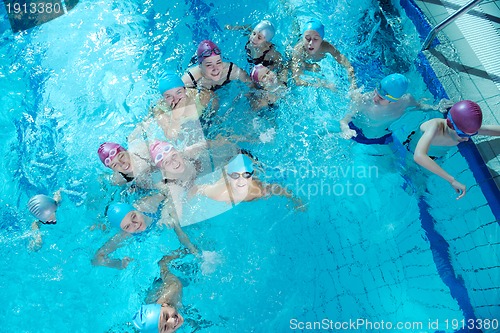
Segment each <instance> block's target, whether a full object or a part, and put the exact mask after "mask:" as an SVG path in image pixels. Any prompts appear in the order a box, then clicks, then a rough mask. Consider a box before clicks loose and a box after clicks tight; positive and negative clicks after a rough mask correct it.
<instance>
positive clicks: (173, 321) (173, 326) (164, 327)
mask: <svg viewBox="0 0 500 333" xmlns="http://www.w3.org/2000/svg"><path fill="white" fill-rule="evenodd" d="M183 323H184V318H183V317H182V316H181V315H180V314H179V312H177V310H176V309H175V308H174V307H172V306H170V305H168V304H163V305H162V306H161V312H160V320H159V322H158V332H160V333H172V332H175V331H176V330H177V329H178V328H179V327H181V325H182V324H183Z"/></svg>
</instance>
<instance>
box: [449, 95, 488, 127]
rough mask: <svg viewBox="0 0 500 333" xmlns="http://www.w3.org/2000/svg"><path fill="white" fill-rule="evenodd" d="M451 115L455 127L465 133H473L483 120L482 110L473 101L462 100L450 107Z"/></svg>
mask: <svg viewBox="0 0 500 333" xmlns="http://www.w3.org/2000/svg"><path fill="white" fill-rule="evenodd" d="M450 114H451V117H452V118H453V122H454V123H455V125H457V127H458V128H459V129H460V130H462V131H463V132H465V133H475V132H477V130H478V129H479V128H480V127H481V123H482V122H483V112H482V111H481V108H480V107H479V105H478V104H477V103H475V102H473V101H469V100H464V101H460V102H458V103H456V104H455V105H453V107H452V108H451V109H450Z"/></svg>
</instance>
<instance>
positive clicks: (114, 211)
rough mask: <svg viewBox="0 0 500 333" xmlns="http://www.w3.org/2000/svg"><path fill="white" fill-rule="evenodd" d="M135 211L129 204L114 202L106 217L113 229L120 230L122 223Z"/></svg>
mask: <svg viewBox="0 0 500 333" xmlns="http://www.w3.org/2000/svg"><path fill="white" fill-rule="evenodd" d="M133 210H135V208H134V206H132V205H130V204H128V203H123V202H119V203H114V202H113V203H112V204H111V205H109V207H108V210H107V212H106V215H107V216H108V220H109V223H111V225H112V226H113V227H117V228H120V224H121V223H122V221H123V218H124V217H125V215H127V214H128V213H130V212H131V211H133Z"/></svg>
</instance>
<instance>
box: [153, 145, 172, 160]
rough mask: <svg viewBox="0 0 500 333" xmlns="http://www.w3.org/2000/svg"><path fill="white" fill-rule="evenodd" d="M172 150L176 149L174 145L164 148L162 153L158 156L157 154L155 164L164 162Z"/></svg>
mask: <svg viewBox="0 0 500 333" xmlns="http://www.w3.org/2000/svg"><path fill="white" fill-rule="evenodd" d="M172 148H174V147H173V146H172V145H166V146H164V147H163V150H161V151H160V152H158V154H156V156H155V164H158V163H160V162H161V161H163V159H164V158H165V156H167V154H168V153H170V151H171V150H172Z"/></svg>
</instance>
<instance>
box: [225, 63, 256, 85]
mask: <svg viewBox="0 0 500 333" xmlns="http://www.w3.org/2000/svg"><path fill="white" fill-rule="evenodd" d="M230 79H231V80H239V81H241V82H244V83H247V84H249V85H250V86H251V85H253V83H252V79H250V76H248V74H247V72H245V71H244V70H243V69H241V68H239V67H238V66H237V65H236V64H233V70H232V71H231V76H230Z"/></svg>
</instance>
